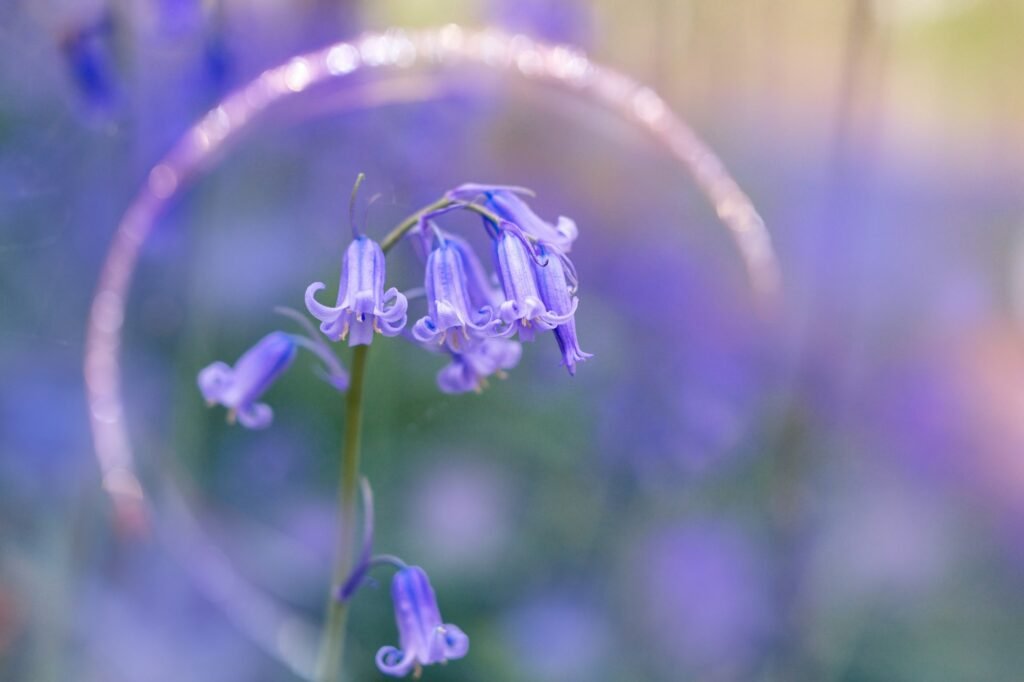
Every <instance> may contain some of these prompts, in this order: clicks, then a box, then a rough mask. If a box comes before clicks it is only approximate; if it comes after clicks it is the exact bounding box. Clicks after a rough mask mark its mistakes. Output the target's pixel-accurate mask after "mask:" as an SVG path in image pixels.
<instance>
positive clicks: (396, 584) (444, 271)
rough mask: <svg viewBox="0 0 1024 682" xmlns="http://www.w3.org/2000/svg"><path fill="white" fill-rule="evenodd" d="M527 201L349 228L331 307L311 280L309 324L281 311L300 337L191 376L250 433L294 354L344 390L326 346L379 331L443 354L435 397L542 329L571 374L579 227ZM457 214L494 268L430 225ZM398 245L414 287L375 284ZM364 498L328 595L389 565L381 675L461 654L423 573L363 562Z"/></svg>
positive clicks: (491, 190) (508, 364) (504, 193)
mask: <svg viewBox="0 0 1024 682" xmlns="http://www.w3.org/2000/svg"><path fill="white" fill-rule="evenodd" d="M356 187H357V188H358V182H357V185H356ZM529 194H530V192H529V191H528V190H525V189H522V188H518V187H508V186H489V185H477V184H467V185H462V186H460V187H457V188H455V189H453V190H451V191H449V192H448V193H446V194H445V195H444V196H443V197H442V199H440V200H439V201H437V202H435V203H434V204H431V205H430V206H428V207H426V208H424V209H423V210H421V211H419V212H417V213H416V214H414V215H413V216H411V217H410V218H409V219H408V220H406V221H405V222H403V223H402V224H401V225H400V226H399V227H398V228H396V229H395V231H393V232H392V233H391V234H389V235H388V236H387V237H385V239H384V240H383V241H381V242H377V241H375V240H373V239H371V238H370V237H369V236H367V235H366V234H365V233H363V232H362V231H360V230H357V229H356V227H355V225H354V224H353V238H352V241H351V242H350V243H349V244H348V246H347V247H346V249H345V252H344V255H343V257H342V263H341V276H340V279H339V284H338V293H337V298H336V299H335V301H336V302H335V304H334V305H333V306H331V305H327V304H325V303H323V302H322V301H321V300H319V299H318V298H317V294H319V293H320V292H321V291H322V290H324V289H326V286H325V285H324V283H323V282H319V281H318V282H313V283H312V284H310V285H309V286H308V287H307V289H306V292H305V304H306V309H307V311H308V312H309V314H310V315H312V316H313V317H314V318H316V320H317V321H318V322H319V327H318V328H317V327H315V326H314V325H313V324H312V323H311V322H310V321H309V320H308V319H307V318H306V317H304V316H303V315H301V314H300V313H297V312H295V311H291V310H287V309H286V310H283V311H282V312H284V314H286V315H288V316H290V317H292V318H294V319H295V320H296V321H297V322H299V324H300V325H302V327H303V329H304V331H305V334H287V333H285V332H280V331H277V332H273V333H271V334H268V335H267V336H266V337H264V338H263V339H261V340H260V341H259V342H257V344H256V345H255V346H253V347H252V348H251V349H250V350H248V351H246V352H245V354H243V355H242V356H241V357H240V358H239V359H238V361H237V362H236V363H235V365H234V367H229V366H228V365H226V364H225V363H222V362H215V363H213V364H211V365H209V366H208V367H206V368H204V369H203V370H202V371H201V372H200V373H199V379H198V383H199V388H200V390H201V392H202V394H203V396H204V397H205V398H206V400H207V401H208V402H210V403H211V404H214V403H219V404H221V405H223V406H225V407H227V408H228V410H229V412H228V414H229V420H230V421H233V420H234V419H235V418H237V420H238V421H239V422H240V423H241V424H242V425H243V426H246V427H248V428H263V427H265V426H267V425H268V424H269V423H270V421H271V419H272V416H273V413H272V411H271V408H270V407H269V406H268V405H267V404H265V403H262V402H259V401H260V399H261V397H262V395H263V393H264V392H265V391H266V390H267V389H268V388H269V387H270V386H271V384H272V383H273V382H274V381H275V380H276V379H277V378H278V377H279V376H280V375H281V374H283V373H284V372H285V371H286V370H287V369H288V367H289V366H290V365H291V364H292V362H293V360H294V358H295V356H296V354H297V352H298V349H299V348H306V349H308V350H310V351H311V352H313V353H314V354H315V355H316V356H317V357H319V358H320V360H321V361H322V363H323V366H324V371H322V376H323V378H324V379H325V380H327V381H328V382H329V383H330V384H331V385H332V386H334V387H335V388H336V389H338V390H340V391H344V390H346V388H347V387H348V375H347V373H346V372H345V370H344V368H343V367H342V366H341V363H340V362H339V361H338V359H337V356H336V355H335V354H334V352H333V350H331V348H330V346H329V345H328V343H327V341H330V342H336V343H337V342H342V341H347V343H348V345H349V346H368V345H370V344H371V343H372V342H373V339H374V336H375V335H377V334H380V335H382V336H386V337H394V336H401V337H403V338H404V339H406V340H408V341H410V342H412V343H414V344H416V345H419V346H420V347H422V348H425V349H427V350H430V351H432V352H434V353H441V354H444V355H446V356H447V357H448V359H449V363H448V364H447V365H446V366H445V367H443V368H442V369H441V370H440V372H439V373H438V375H437V385H438V388H439V389H440V390H441V391H443V392H445V393H465V392H469V391H481V390H482V389H483V388H484V387H485V386H486V385H487V382H488V379H489V378H490V377H492V376H498V377H503V376H504V375H505V372H507V371H508V370H510V369H512V368H513V367H515V366H516V364H518V362H519V359H520V357H521V355H522V342H529V341H534V340H535V339H536V337H537V336H538V335H539V334H542V333H544V332H551V333H552V336H553V338H554V340H555V342H556V344H557V346H558V348H559V351H560V353H561V356H562V364H563V365H564V366H565V367H566V369H567V370H568V371H569V373H570V374H575V373H576V365H577V364H578V363H580V362H582V361H584V360H586V359H588V358H590V357H591V355H590V354H589V353H586V352H584V351H583V350H582V349H581V348H580V344H579V341H578V339H577V336H576V322H575V316H576V310H577V307H578V305H579V299H578V297H577V295H576V293H577V289H578V286H579V280H578V277H577V274H576V268H575V267H574V266H573V263H572V261H571V260H570V258H569V256H568V254H569V252H570V251H571V249H572V246H573V242H574V241H575V240H576V237H577V235H578V230H577V228H576V224H575V223H574V222H573V221H572V220H570V219H568V218H564V217H562V218H559V219H558V220H557V221H556V222H555V223H550V222H547V221H545V220H543V219H542V218H540V217H539V216H538V215H537V214H536V213H535V212H534V211H533V210H532V209H531V208H530V206H529V205H528V204H527V203H526V201H525V200H524V199H523V196H525V195H529ZM353 196H354V193H353ZM460 210H465V211H471V212H473V213H476V214H478V215H480V216H481V217H482V218H483V226H484V233H485V235H486V237H487V239H488V241H489V242H490V246H491V250H492V256H493V265H494V267H493V270H489V269H488V268H487V267H485V266H484V264H483V262H482V261H481V259H480V257H479V256H478V255H477V253H476V251H475V249H474V248H473V246H472V245H471V243H470V241H469V240H467V239H465V238H463V237H461V236H459V235H456V234H454V233H452V232H449V231H448V230H446V229H444V228H443V227H442V226H441V225H440V224H439V222H440V221H441V219H442V216H444V215H445V214H449V213H451V212H453V211H460ZM353 223H354V221H353ZM402 239H408V240H409V241H411V243H412V245H413V247H414V250H415V251H416V253H417V254H418V255H419V257H420V260H421V261H422V262H423V264H424V271H423V272H424V274H423V288H422V290H419V291H417V290H409V291H406V292H400V291H399V290H398V289H397V288H395V287H390V288H385V287H386V282H387V268H386V257H385V254H386V252H387V251H388V250H389V249H390V248H391V247H392V246H394V245H395V244H396V243H397V242H398V241H400V240H402ZM420 298H423V299H425V300H424V304H425V305H424V310H423V314H422V315H421V316H420V317H418V318H417V319H416V321H415V322H414V323H412V324H411V325H410V324H409V302H410V300H412V301H418V299H420ZM325 339H326V341H325ZM363 496H364V508H365V511H364V514H365V516H366V520H367V529H366V530H365V531H364V547H363V552H362V554H361V556H360V557H359V560H358V561H357V562H356V566H355V567H354V568H353V569H352V572H351V574H350V577H349V578H348V579H347V580H346V581H345V583H344V584H343V585H342V586H341V587H340V589H339V590H338V592H337V594H335V599H337V600H338V601H339V602H345V601H347V600H348V599H350V598H352V596H353V595H354V593H355V592H356V591H357V590H358V588H359V586H360V585H361V584H362V582H363V578H364V577H365V575H366V573H367V572H368V571H369V569H370V568H371V567H372V566H374V565H376V564H377V563H390V564H393V565H394V566H395V567H396V568H397V571H396V573H395V577H394V580H393V583H392V590H391V593H392V598H393V601H394V606H395V618H396V621H397V624H398V630H399V644H400V648H396V647H383V648H381V650H380V651H379V652H378V653H377V657H376V662H377V667H378V668H379V669H380V670H381V672H383V673H385V674H387V675H393V676H405V675H407V674H408V673H409V672H412V671H416V672H418V671H419V670H420V668H421V666H423V665H428V664H431V663H438V662H442V661H446V660H448V659H454V658H460V657H462V656H464V655H465V654H466V652H467V651H468V649H469V638H468V637H467V636H466V635H465V633H463V632H462V631H461V630H460V629H459V628H457V627H455V626H454V625H450V624H445V623H443V622H442V620H441V616H440V613H439V611H438V607H437V599H436V596H435V594H434V590H433V588H432V587H431V586H430V582H429V581H428V579H427V576H426V574H425V573H424V572H423V570H422V569H421V568H419V567H417V566H409V565H407V564H405V563H404V562H402V561H401V560H399V559H397V558H395V557H390V556H385V557H383V558H381V557H371V556H370V543H371V542H372V502H370V499H371V498H370V492H369V486H368V484H365V483H364V495H363Z"/></svg>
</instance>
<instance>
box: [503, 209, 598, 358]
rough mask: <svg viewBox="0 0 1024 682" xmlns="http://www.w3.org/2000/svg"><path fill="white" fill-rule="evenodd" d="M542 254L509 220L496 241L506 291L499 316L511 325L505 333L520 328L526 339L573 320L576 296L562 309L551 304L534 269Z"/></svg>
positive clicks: (528, 339) (529, 339)
mask: <svg viewBox="0 0 1024 682" xmlns="http://www.w3.org/2000/svg"><path fill="white" fill-rule="evenodd" d="M539 258H540V257H539V256H538V255H537V253H536V252H535V251H534V250H533V247H532V246H531V245H530V244H529V243H528V242H527V240H526V237H525V235H523V234H522V233H521V232H519V231H518V230H516V229H515V228H514V226H512V227H510V226H507V224H506V226H505V228H504V229H502V230H501V232H500V234H499V236H498V240H497V242H495V259H496V261H497V266H498V279H499V280H500V281H501V286H502V289H503V291H504V295H505V300H504V301H503V302H502V303H501V305H499V306H498V317H499V318H500V319H501V321H502V322H504V323H506V324H507V325H509V326H508V328H507V330H503V333H509V332H515V331H518V332H519V338H520V339H521V340H523V341H532V340H533V338H534V335H535V334H536V332H537V330H538V329H539V330H541V331H548V330H551V329H554V328H556V327H557V326H558V325H561V324H565V323H567V322H569V321H570V320H572V317H573V315H574V314H575V313H576V305H577V303H578V300H577V299H576V298H575V297H573V298H572V300H571V301H570V302H569V305H568V309H567V310H564V311H563V312H556V311H554V310H551V309H549V308H548V306H547V304H546V303H545V302H544V300H543V299H542V298H541V295H540V290H539V288H538V284H537V275H536V273H535V265H537V261H538V260H539Z"/></svg>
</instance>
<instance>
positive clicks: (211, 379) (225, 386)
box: [198, 332, 298, 429]
mask: <svg viewBox="0 0 1024 682" xmlns="http://www.w3.org/2000/svg"><path fill="white" fill-rule="evenodd" d="M297 350H298V345H297V344H296V342H295V340H294V338H293V337H292V336H291V335H290V334H286V333H284V332H271V333H270V334H267V335H266V336H264V337H263V338H262V339H260V340H259V341H258V342H257V343H256V345H255V346H253V347H252V348H250V349H249V350H247V351H246V352H245V353H243V354H242V357H240V358H238V361H237V362H236V363H235V366H234V367H229V366H228V365H227V364H225V363H223V362H214V363H213V364H211V365H209V366H207V367H205V368H204V369H203V370H202V371H200V372H199V378H198V383H199V390H200V392H201V393H202V394H203V397H204V398H205V399H206V401H207V402H208V403H210V404H211V405H213V404H220V405H223V406H224V407H226V408H228V421H229V422H234V420H235V417H237V418H238V421H239V422H241V424H242V426H245V427H247V428H250V429H262V428H265V427H267V426H269V425H270V422H271V420H273V418H274V412H273V410H271V409H270V406H269V405H267V404H266V403H260V402H257V400H259V398H260V396H262V395H263V394H264V393H265V392H266V390H267V389H268V388H270V385H271V384H273V383H274V381H275V380H276V379H277V378H278V377H279V376H281V374H282V373H283V372H284V371H285V370H286V369H288V366H289V365H291V363H292V361H293V360H294V359H295V354H296V352H297Z"/></svg>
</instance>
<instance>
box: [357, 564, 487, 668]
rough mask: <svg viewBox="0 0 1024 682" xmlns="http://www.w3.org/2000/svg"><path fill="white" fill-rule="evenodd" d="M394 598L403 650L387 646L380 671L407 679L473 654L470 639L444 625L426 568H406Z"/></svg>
mask: <svg viewBox="0 0 1024 682" xmlns="http://www.w3.org/2000/svg"><path fill="white" fill-rule="evenodd" d="M391 598H392V600H393V601H394V606H395V622H396V623H397V624H398V642H399V644H400V646H401V648H395V647H393V646H385V647H381V648H380V650H378V651H377V658H376V661H377V668H378V669H380V671H381V672H382V673H384V674H385V675H391V676H392V677H405V676H406V675H408V674H409V673H410V672H412V671H414V670H415V671H416V672H417V673H418V672H419V670H420V668H421V667H422V666H424V665H430V664H432V663H444V662H445V661H448V660H452V659H456V658H462V657H463V656H465V655H466V653H467V652H468V651H469V637H467V636H466V634H465V633H464V632H463V631H462V630H461V629H459V628H458V627H456V626H455V625H452V624H450V623H442V622H441V612H440V610H439V609H438V608H437V596H436V595H435V594H434V588H433V587H431V586H430V581H429V580H428V579H427V574H426V573H425V572H424V571H423V569H422V568H420V567H419V566H406V567H404V568H402V569H401V570H399V571H398V572H396V573H395V577H394V579H393V580H392V581H391Z"/></svg>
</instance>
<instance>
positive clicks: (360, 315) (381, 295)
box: [306, 236, 409, 346]
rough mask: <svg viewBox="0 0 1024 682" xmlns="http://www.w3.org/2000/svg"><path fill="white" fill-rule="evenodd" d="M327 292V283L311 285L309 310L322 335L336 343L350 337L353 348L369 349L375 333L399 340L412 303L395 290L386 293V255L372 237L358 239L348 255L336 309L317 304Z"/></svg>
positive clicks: (342, 271)
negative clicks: (316, 320) (321, 292)
mask: <svg viewBox="0 0 1024 682" xmlns="http://www.w3.org/2000/svg"><path fill="white" fill-rule="evenodd" d="M323 288H325V287H324V284H323V282H314V283H312V284H310V285H309V287H308V288H307V289H306V308H308V309H309V312H310V314H311V315H312V316H313V317H315V318H316V319H318V320H320V331H322V332H323V333H324V334H326V335H327V338H329V339H331V340H332V341H340V340H343V339H344V338H345V337H346V336H349V342H348V345H350V346H358V345H368V344H369V343H370V342H371V341H373V332H374V331H376V332H379V333H380V334H383V335H384V336H395V335H396V334H399V333H401V331H402V328H403V327H405V322H406V310H407V309H408V305H409V303H408V301H407V300H406V298H405V296H404V295H403V294H401V293H400V292H399V291H398V289H395V288H394V287H392V288H390V289H388V290H387V291H386V292H385V291H384V252H383V251H382V250H381V248H380V244H378V243H377V242H375V241H373V240H372V239H370V238H369V237H366V236H359V237H356V238H355V239H353V240H352V243H351V244H349V246H348V249H347V250H346V251H345V258H344V260H343V261H342V264H341V281H340V283H339V284H338V303H337V305H336V306H335V307H333V308H332V307H330V306H325V305H323V304H322V303H320V302H319V301H317V300H316V293H317V292H318V291H320V290H321V289H323ZM389 301H390V302H391V305H390V306H388V302H389Z"/></svg>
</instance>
